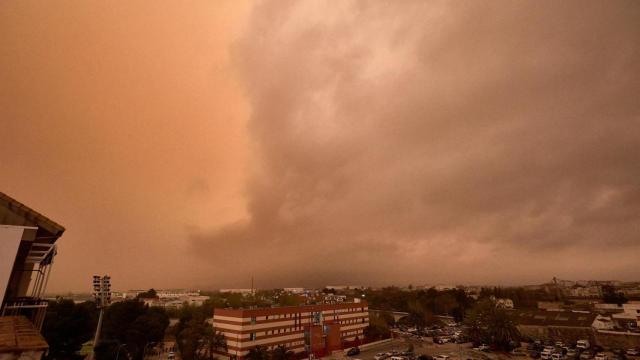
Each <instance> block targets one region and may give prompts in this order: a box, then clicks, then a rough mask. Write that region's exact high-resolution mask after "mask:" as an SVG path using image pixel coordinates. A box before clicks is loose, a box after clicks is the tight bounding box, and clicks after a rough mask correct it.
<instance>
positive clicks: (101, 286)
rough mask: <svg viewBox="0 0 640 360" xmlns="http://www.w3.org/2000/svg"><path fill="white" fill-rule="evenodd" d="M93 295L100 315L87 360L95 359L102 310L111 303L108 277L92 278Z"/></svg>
mask: <svg viewBox="0 0 640 360" xmlns="http://www.w3.org/2000/svg"><path fill="white" fill-rule="evenodd" d="M93 295H94V297H95V299H96V306H97V307H98V308H99V309H100V315H99V316H98V326H97V328H96V336H95V337H94V339H93V346H92V348H91V353H90V354H89V359H88V360H93V358H94V357H95V349H96V346H97V345H98V341H100V330H101V329H102V318H103V316H104V308H105V307H107V306H108V305H109V302H110V301H111V278H110V277H109V276H108V275H105V276H102V277H100V276H98V275H94V276H93Z"/></svg>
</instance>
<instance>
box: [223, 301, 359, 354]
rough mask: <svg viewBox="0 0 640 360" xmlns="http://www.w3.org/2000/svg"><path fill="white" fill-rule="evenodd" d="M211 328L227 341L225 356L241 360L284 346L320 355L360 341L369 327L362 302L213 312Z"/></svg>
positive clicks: (288, 348)
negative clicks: (258, 351) (258, 349)
mask: <svg viewBox="0 0 640 360" xmlns="http://www.w3.org/2000/svg"><path fill="white" fill-rule="evenodd" d="M213 326H214V328H215V329H216V331H218V332H221V333H222V334H224V336H225V338H226V340H227V348H228V350H227V352H226V353H225V354H223V355H226V356H228V357H230V358H237V359H242V358H243V357H244V356H246V355H247V353H248V352H249V350H250V349H251V348H254V347H257V346H261V347H264V348H266V349H267V350H273V349H275V348H276V347H278V346H284V347H285V348H286V349H287V350H291V351H293V352H295V353H300V352H304V351H306V350H308V349H311V350H312V351H313V352H314V353H315V354H317V355H322V354H325V353H329V352H331V351H334V350H338V349H342V348H343V345H344V344H345V343H351V342H354V341H356V342H357V341H361V340H362V339H363V337H364V329H365V328H366V327H367V326H369V308H368V305H367V303H366V302H365V301H361V302H350V303H338V304H318V305H304V306H287V307H276V308H258V309H214V314H213Z"/></svg>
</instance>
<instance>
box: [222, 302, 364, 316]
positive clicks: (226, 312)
mask: <svg viewBox="0 0 640 360" xmlns="http://www.w3.org/2000/svg"><path fill="white" fill-rule="evenodd" d="M364 307H368V304H367V302H366V301H361V302H341V303H330V304H309V305H298V306H276V307H264V308H240V309H232V308H215V309H214V314H216V315H223V316H233V317H248V316H256V315H257V316H262V315H279V314H289V313H293V312H309V311H327V310H337V309H349V308H364Z"/></svg>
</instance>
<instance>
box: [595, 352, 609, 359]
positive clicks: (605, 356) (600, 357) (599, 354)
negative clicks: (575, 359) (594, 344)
mask: <svg viewBox="0 0 640 360" xmlns="http://www.w3.org/2000/svg"><path fill="white" fill-rule="evenodd" d="M595 360H609V358H608V357H607V354H605V353H597V354H596V357H595Z"/></svg>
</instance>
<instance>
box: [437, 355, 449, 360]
mask: <svg viewBox="0 0 640 360" xmlns="http://www.w3.org/2000/svg"><path fill="white" fill-rule="evenodd" d="M433 360H449V356H448V355H443V354H440V355H436V356H434V357H433Z"/></svg>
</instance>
